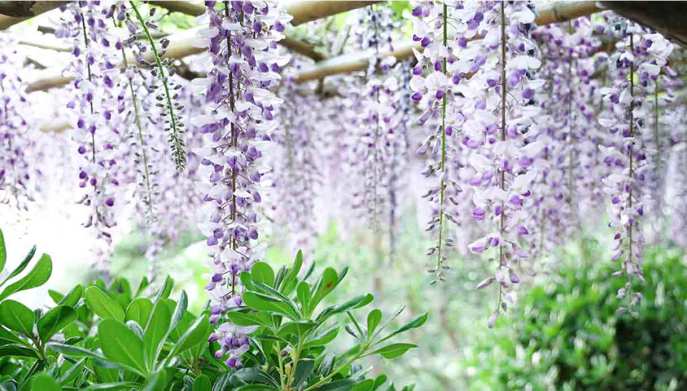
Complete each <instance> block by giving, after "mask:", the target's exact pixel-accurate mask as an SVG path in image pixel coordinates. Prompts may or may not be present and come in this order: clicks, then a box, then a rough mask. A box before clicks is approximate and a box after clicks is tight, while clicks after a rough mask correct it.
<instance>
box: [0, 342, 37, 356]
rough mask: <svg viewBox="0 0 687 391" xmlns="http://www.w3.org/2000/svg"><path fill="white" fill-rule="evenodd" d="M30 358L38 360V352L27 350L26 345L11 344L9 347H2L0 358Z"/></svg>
mask: <svg viewBox="0 0 687 391" xmlns="http://www.w3.org/2000/svg"><path fill="white" fill-rule="evenodd" d="M10 356H14V357H30V358H38V355H37V354H36V351H35V350H33V349H31V348H27V347H26V346H24V345H19V344H9V345H0V357H10Z"/></svg>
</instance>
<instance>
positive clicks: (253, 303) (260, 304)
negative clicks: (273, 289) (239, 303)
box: [243, 291, 300, 320]
mask: <svg viewBox="0 0 687 391" xmlns="http://www.w3.org/2000/svg"><path fill="white" fill-rule="evenodd" d="M243 302H244V303H245V304H246V306H248V307H249V308H252V309H254V310H257V311H266V312H272V313H276V314H280V315H286V316H287V317H289V318H290V319H293V320H297V319H299V318H300V316H299V315H298V313H297V312H296V311H295V310H294V309H293V308H291V307H290V306H289V304H288V303H284V302H283V301H282V300H281V299H279V298H277V297H274V296H269V295H265V294H262V293H258V292H250V291H249V292H245V293H244V294H243Z"/></svg>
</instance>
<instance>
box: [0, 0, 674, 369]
mask: <svg viewBox="0 0 687 391" xmlns="http://www.w3.org/2000/svg"><path fill="white" fill-rule="evenodd" d="M537 7H538V5H537V6H535V3H534V2H530V1H517V2H505V1H484V2H475V1H430V2H428V1H417V2H413V4H412V7H411V8H410V9H408V10H406V14H404V15H403V16H402V17H399V15H395V14H394V13H393V11H392V9H391V8H389V7H387V6H385V5H383V4H375V5H373V6H370V7H367V8H365V9H362V10H358V11H356V12H355V13H353V15H354V19H355V20H354V21H350V20H349V24H348V25H346V26H345V28H344V29H342V31H344V32H345V33H344V34H329V33H327V34H325V35H326V37H325V38H326V39H330V40H334V39H335V40H336V42H334V43H331V44H327V45H326V46H327V47H329V48H330V49H332V50H334V49H335V50H337V51H340V52H343V53H348V54H349V55H350V54H354V55H356V56H360V55H361V54H365V55H367V57H365V64H364V65H365V66H364V69H362V67H359V68H358V69H360V70H361V71H360V72H359V73H355V74H352V75H340V76H333V77H329V76H328V77H326V78H321V79H320V80H318V81H317V82H314V83H301V81H300V80H299V75H300V74H301V73H302V72H303V70H305V69H308V68H310V67H313V66H314V65H313V64H312V61H311V60H310V59H306V58H304V57H299V56H291V54H290V53H289V52H288V51H287V49H285V48H284V47H282V46H281V45H280V41H282V40H283V39H284V38H285V36H286V34H287V29H290V28H291V27H290V26H289V23H290V16H289V15H288V14H287V13H286V12H285V11H284V9H283V6H282V4H280V2H277V1H271V0H234V1H224V2H215V1H207V2H206V3H205V10H206V12H205V14H204V15H202V16H200V17H199V18H198V19H197V23H198V24H199V28H198V30H197V31H196V33H197V39H196V41H195V42H194V43H193V46H194V47H196V48H197V47H199V46H202V47H203V49H204V50H205V51H204V52H203V53H202V54H200V55H198V57H197V58H196V59H195V60H194V63H193V65H194V70H193V72H190V73H191V76H188V75H185V76H184V78H186V79H192V80H191V81H188V80H185V79H184V78H182V77H181V76H180V75H178V74H177V70H178V69H180V68H181V67H180V65H183V63H181V64H180V61H179V59H178V58H177V59H172V58H169V57H172V56H171V55H168V50H170V39H168V37H165V36H164V33H163V32H162V31H161V29H160V28H159V25H160V22H161V21H162V20H163V18H164V16H165V15H161V14H160V13H159V12H157V11H156V9H157V8H155V7H153V6H150V5H148V4H141V3H140V2H122V1H92V2H91V1H89V2H72V3H68V4H64V5H62V7H61V9H62V11H61V22H60V25H59V26H58V28H57V29H56V31H55V35H56V36H57V37H58V38H60V39H62V41H64V42H65V43H67V44H68V45H69V58H70V60H69V64H68V66H67V67H66V69H64V70H63V72H62V75H63V76H65V77H68V78H70V83H69V85H68V86H67V87H66V89H63V90H61V91H63V92H54V94H55V96H59V99H56V101H66V103H65V106H66V109H67V111H66V116H67V117H68V118H69V124H70V127H69V129H70V130H69V131H68V132H67V133H68V135H69V136H68V137H69V139H70V140H71V144H70V146H69V147H68V149H69V150H70V151H71V153H69V154H67V155H70V156H64V157H62V158H63V159H64V161H65V164H64V165H65V166H70V164H69V163H67V162H68V160H69V159H73V164H71V165H73V166H74V167H75V170H74V172H73V175H72V177H73V178H74V179H75V180H76V183H77V186H78V189H79V196H78V197H75V198H76V199H75V200H74V201H75V202H78V203H79V204H81V205H82V206H83V209H84V210H87V212H88V216H87V218H86V221H84V227H85V229H87V230H88V232H91V233H93V235H94V237H95V238H96V239H97V240H96V241H95V243H96V244H95V245H94V249H93V250H94V256H95V258H94V260H95V264H96V266H95V267H96V269H97V270H98V271H99V272H101V273H103V275H104V276H105V277H107V275H108V273H109V272H111V265H110V264H109V260H110V258H111V252H112V249H113V247H112V245H113V237H114V236H115V232H116V231H117V227H118V224H120V223H121V222H122V221H125V220H126V219H129V218H131V217H133V218H131V220H132V221H133V225H134V226H135V227H137V228H140V229H141V230H142V231H143V232H144V233H145V236H146V238H147V247H146V251H145V252H146V257H147V258H148V259H149V260H150V279H155V277H156V276H157V274H158V273H159V270H160V269H161V268H162V267H163V266H162V265H160V264H159V256H160V252H161V250H162V249H163V248H164V247H165V245H167V244H168V243H170V242H173V241H174V240H175V239H176V238H178V237H179V235H180V234H181V233H183V232H185V231H189V230H191V231H193V230H196V229H197V230H198V231H200V233H201V234H202V236H203V240H204V242H205V243H206V246H207V249H208V254H209V258H210V267H211V275H210V278H209V279H210V281H209V283H208V284H207V287H206V290H207V293H208V295H209V297H210V300H211V305H210V311H211V318H210V321H211V322H212V323H213V324H216V325H217V328H216V332H215V333H214V334H213V335H212V336H211V337H210V339H211V340H212V341H217V342H219V345H220V346H221V348H220V350H218V351H217V352H216V356H217V357H218V358H222V359H224V360H225V362H226V364H227V365H228V366H230V367H233V368H236V367H239V366H241V355H242V353H243V352H245V351H246V350H247V349H248V345H247V344H248V339H247V338H246V333H247V332H249V331H251V330H250V329H247V328H244V327H240V326H237V325H233V324H231V323H230V322H228V320H227V317H226V313H227V312H228V311H232V310H234V309H236V308H239V307H241V306H242V305H243V302H242V298H241V294H242V287H241V282H240V274H241V273H242V272H244V271H247V270H249V269H250V267H251V266H252V265H253V264H254V263H255V262H256V261H257V260H258V259H260V258H261V257H262V254H263V252H264V249H265V245H266V244H267V243H268V240H267V238H268V237H269V236H270V234H272V233H273V236H281V235H282V234H284V236H285V237H288V240H289V242H290V246H291V248H292V249H294V250H295V249H297V248H306V249H308V248H313V247H315V238H316V236H317V231H318V229H319V228H320V226H321V225H322V224H318V223H319V222H321V221H318V220H322V219H323V218H322V215H325V219H330V218H331V219H336V220H337V222H338V223H339V224H340V226H341V227H343V230H344V231H346V232H345V233H346V234H348V233H351V232H354V231H356V230H359V231H364V232H365V233H364V235H365V239H366V241H365V243H368V244H370V245H371V246H373V247H374V249H373V251H375V256H376V257H378V258H379V259H380V260H381V259H383V258H385V259H393V258H394V257H393V254H394V252H395V251H396V249H397V245H396V242H397V235H398V231H399V227H400V224H399V220H400V218H401V216H402V215H403V214H404V213H405V214H407V210H411V209H413V208H412V206H415V204H417V206H419V207H418V208H417V209H419V210H420V211H421V212H422V213H420V214H423V213H424V215H425V216H428V219H427V221H426V225H425V229H426V231H427V238H424V239H427V240H429V243H430V244H429V246H428V250H427V256H428V259H427V260H422V261H418V262H423V263H429V270H430V272H431V273H432V280H433V281H434V282H435V283H436V282H440V281H444V280H447V279H448V278H449V276H450V270H451V269H450V266H451V262H452V260H453V259H456V258H458V257H460V258H463V259H465V260H469V261H479V262H485V263H487V264H488V265H489V269H490V270H491V272H490V273H489V275H486V276H483V279H482V281H481V282H480V283H479V284H478V288H487V287H491V288H490V289H492V288H493V289H495V291H496V303H497V304H496V308H495V309H494V311H493V312H492V316H491V317H490V319H489V324H493V322H494V321H495V320H496V317H497V316H498V315H499V314H500V313H501V312H502V311H504V310H506V309H508V308H509V307H511V306H513V305H514V304H515V302H516V300H517V296H516V290H517V289H516V288H517V287H518V286H519V285H521V283H522V281H523V279H524V278H526V276H529V275H532V274H535V273H537V272H538V271H540V269H542V268H543V267H545V266H542V265H546V267H548V265H549V264H550V263H552V262H555V259H556V256H555V250H556V248H558V247H559V246H561V245H564V244H565V243H566V242H567V241H569V240H570V238H574V237H576V236H577V235H581V234H587V235H589V234H597V233H598V232H597V231H591V228H590V227H594V229H605V228H608V229H609V231H610V232H611V233H610V235H609V237H608V239H609V241H612V245H611V246H612V252H613V255H612V259H613V261H615V262H616V263H617V266H618V267H617V270H618V272H617V273H616V274H617V275H618V276H623V278H625V280H626V284H625V285H624V287H623V288H622V289H620V290H619V292H618V295H619V296H620V297H623V298H627V302H628V308H629V307H631V305H632V304H634V303H637V302H638V301H639V300H640V298H641V295H640V294H639V292H634V291H631V289H630V288H631V287H632V286H633V284H632V282H633V281H632V280H633V279H638V280H640V281H641V280H642V272H641V270H642V268H641V267H642V252H643V245H644V243H645V242H647V241H649V242H658V241H660V240H663V238H665V237H666V236H667V237H669V238H670V239H671V241H672V242H673V243H676V244H678V245H680V246H686V245H687V239H685V238H686V237H687V235H685V229H686V228H687V168H686V167H687V132H686V131H685V120H687V110H685V108H684V103H682V101H681V100H682V99H684V97H682V96H681V92H680V90H681V89H682V88H683V81H682V79H681V74H680V64H679V62H678V61H675V53H676V52H680V51H681V49H680V48H679V47H678V46H676V45H675V44H673V43H671V42H670V41H669V40H668V39H667V38H665V37H664V36H663V35H661V34H660V33H657V32H655V31H652V30H650V29H649V28H647V27H645V26H642V25H640V24H637V23H635V22H633V21H630V20H628V19H625V18H622V17H620V16H618V15H616V14H614V13H612V12H602V13H599V14H596V15H594V16H591V17H581V18H576V19H573V20H569V21H561V20H559V22H560V23H548V22H547V23H546V24H542V25H538V24H537V23H538V22H539V21H540V13H538V11H537V9H536V8H537ZM406 17H407V19H409V20H410V21H411V22H412V23H410V24H407V23H405V22H406ZM321 27H322V26H321ZM324 28H325V29H326V26H325V27H324ZM404 34H405V35H408V36H409V38H410V42H411V43H410V45H409V44H407V43H406V42H404V41H403V38H404ZM349 35H350V36H349ZM282 43H283V42H282ZM16 47H17V43H16V42H14V41H13V40H12V39H11V37H10V36H9V35H5V34H2V35H0V90H1V92H2V95H1V97H0V152H1V153H0V200H2V201H3V202H7V201H9V202H10V203H11V204H12V205H13V206H18V207H20V208H27V207H28V208H30V206H31V201H32V200H33V199H34V198H36V195H38V194H40V191H41V186H39V180H38V178H40V176H41V167H40V166H39V165H38V164H37V163H36V162H37V161H41V160H44V159H43V158H44V157H45V156H46V154H48V155H49V154H51V153H52V154H53V155H57V156H61V155H62V153H55V152H54V150H57V147H54V146H53V147H51V146H50V144H49V143H46V142H39V141H38V140H37V137H36V135H35V133H37V132H38V128H39V127H40V126H41V125H40V124H39V123H38V121H36V119H35V118H34V117H33V116H32V113H31V110H30V102H29V100H28V99H27V94H26V93H25V92H24V89H23V82H24V81H23V79H22V77H21V75H20V74H19V73H18V72H17V71H16V70H17V69H19V68H22V66H23V63H22V61H24V59H23V58H22V57H21V56H20V55H19V53H18V52H17V50H16ZM408 47H410V48H411V49H404V48H408ZM404 50H405V53H406V54H403V53H404ZM410 50H412V54H413V55H412V56H410V57H411V58H407V57H408V55H407V54H408V53H410ZM178 52H179V51H177V52H175V53H178ZM194 52H195V53H197V51H194ZM335 54H339V53H335ZM334 63H335V62H334ZM196 68H197V69H196ZM51 148H52V152H50V151H51ZM60 148H64V146H61V147H60ZM52 159H55V156H53V157H52ZM67 182H69V181H67ZM415 187H422V188H423V191H422V192H420V194H418V197H417V198H418V199H417V200H416V199H414V197H413V192H414V190H415V189H414V188H415ZM420 196H421V197H420ZM321 206H324V207H325V208H324V209H326V210H324V211H323V210H320V209H321V208H320V207H321ZM408 206H411V207H408ZM268 222H273V224H272V225H273V226H274V229H271V227H270V226H269V224H268ZM600 222H603V224H599V223H600ZM599 226H602V227H601V228H599ZM361 227H362V228H365V229H361ZM604 233H605V231H604ZM344 236H346V235H344ZM367 239H369V240H367ZM419 266H420V265H418V267H419Z"/></svg>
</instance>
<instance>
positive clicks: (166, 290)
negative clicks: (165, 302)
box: [154, 276, 174, 301]
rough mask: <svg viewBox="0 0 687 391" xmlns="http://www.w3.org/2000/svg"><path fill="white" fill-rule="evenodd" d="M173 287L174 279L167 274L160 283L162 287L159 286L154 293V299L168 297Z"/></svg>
mask: <svg viewBox="0 0 687 391" xmlns="http://www.w3.org/2000/svg"><path fill="white" fill-rule="evenodd" d="M173 288H174V280H173V279H172V278H171V277H170V276H167V278H165V283H164V284H163V285H162V288H160V290H159V291H158V292H157V295H155V300H154V301H159V300H160V299H166V298H168V297H169V295H170V294H171V293H172V289H173Z"/></svg>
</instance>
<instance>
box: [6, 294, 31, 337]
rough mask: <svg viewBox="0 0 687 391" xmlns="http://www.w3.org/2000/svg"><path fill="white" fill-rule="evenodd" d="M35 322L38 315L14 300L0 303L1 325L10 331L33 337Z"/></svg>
mask: <svg viewBox="0 0 687 391" xmlns="http://www.w3.org/2000/svg"><path fill="white" fill-rule="evenodd" d="M35 322H36V315H35V314H34V312H33V311H31V310H30V309H29V308H28V307H26V306H25V305H24V304H22V303H20V302H18V301H14V300H5V301H3V302H2V303H0V323H1V324H2V325H3V326H5V327H7V328H8V329H10V330H14V331H18V332H20V333H22V334H24V335H26V336H32V335H33V324H34V323H35Z"/></svg>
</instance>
